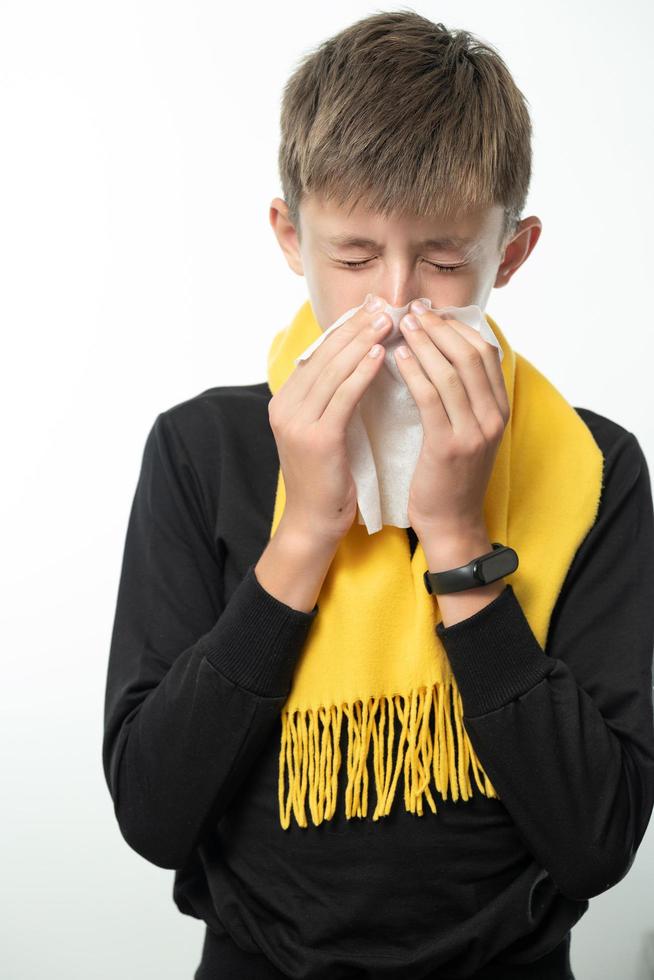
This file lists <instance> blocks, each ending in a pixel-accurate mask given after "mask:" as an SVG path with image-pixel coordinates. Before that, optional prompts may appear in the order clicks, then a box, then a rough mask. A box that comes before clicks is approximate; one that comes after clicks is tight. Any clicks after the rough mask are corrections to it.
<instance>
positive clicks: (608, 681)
mask: <svg viewBox="0 0 654 980" xmlns="http://www.w3.org/2000/svg"><path fill="white" fill-rule="evenodd" d="M652 554H654V510H653V505H652V492H651V486H650V478H649V472H648V468H647V463H646V460H645V457H644V455H643V452H642V449H641V447H640V445H639V443H638V441H637V439H636V437H635V436H634V435H633V433H630V432H627V431H626V430H625V432H624V434H623V435H621V436H620V437H619V439H618V441H617V444H616V446H615V447H614V451H613V452H612V453H611V459H610V461H609V463H608V465H606V466H605V485H604V489H603V494H602V499H601V501H600V507H599V512H598V517H597V519H596V521H595V524H594V525H593V527H592V528H591V529H590V531H589V532H588V534H587V535H586V537H585V539H584V541H583V542H582V544H581V545H580V547H579V549H578V551H577V553H576V555H575V558H574V561H573V563H572V564H571V566H570V568H569V569H568V574H567V576H566V580H565V582H564V585H563V588H562V590H561V593H560V594H559V598H558V600H557V603H556V605H555V608H554V610H553V613H552V618H551V621H550V627H549V632H548V638H547V643H546V651H543V649H542V648H541V646H540V644H539V643H538V641H537V640H536V637H535V636H534V634H533V632H532V630H531V627H530V625H529V623H528V621H527V618H526V616H525V614H524V612H523V609H522V607H521V605H520V602H519V600H518V598H517V596H516V595H515V592H514V591H513V588H512V586H511V584H510V583H507V586H506V588H505V589H504V591H503V592H501V593H500V595H499V596H497V597H496V598H495V599H494V600H492V601H491V602H490V603H489V604H488V605H487V606H485V607H484V608H483V609H481V610H479V612H477V613H475V614H474V615H472V616H470V617H469V618H468V619H465V620H462V621H460V622H459V623H454V624H452V626H450V627H448V628H443V624H442V623H439V624H437V626H436V629H437V632H438V635H439V636H440V638H441V640H442V642H443V644H444V646H445V648H446V652H447V654H448V657H449V660H450V663H451V666H452V670H453V672H454V675H455V677H456V680H457V684H458V687H459V691H460V694H461V699H462V704H463V711H464V722H465V727H466V731H467V732H468V735H469V737H470V740H471V742H472V744H473V746H474V749H475V752H476V753H477V755H478V758H479V760H480V761H481V763H482V765H483V766H484V768H485V770H486V772H487V773H488V776H489V778H490V780H491V782H492V783H493V786H494V787H495V789H496V791H497V793H498V794H499V797H500V801H501V802H502V804H503V805H504V806H505V807H506V809H507V811H508V813H509V815H510V816H511V818H512V820H513V821H514V824H515V825H516V828H517V831H518V833H519V834H520V835H521V837H522V838H523V840H524V841H525V844H526V846H527V848H528V849H529V850H530V852H531V853H532V854H533V855H534V857H535V859H536V860H537V861H538V863H539V864H540V865H541V866H542V868H544V869H545V871H546V872H548V873H549V875H550V876H551V878H552V880H553V881H554V884H555V886H556V887H557V888H558V890H559V891H560V892H561V893H563V894H564V895H566V896H567V897H569V898H572V899H576V900H580V901H581V900H586V899H590V898H592V897H593V896H595V895H599V894H600V893H602V892H604V891H606V890H607V889H609V888H611V887H613V885H615V884H617V883H618V882H619V881H620V880H621V879H622V878H623V877H624V876H625V875H626V874H627V872H628V870H629V868H630V867H631V865H632V863H633V860H634V857H635V854H636V851H637V849H638V847H639V845H640V842H641V840H642V838H643V835H644V833H645V830H646V828H647V825H648V822H649V819H650V815H651V812H652V807H653V805H654V725H653V718H652V651H653V648H654V586H653V585H652V564H651V556H652Z"/></svg>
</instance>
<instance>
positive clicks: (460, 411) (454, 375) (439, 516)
mask: <svg viewBox="0 0 654 980" xmlns="http://www.w3.org/2000/svg"><path fill="white" fill-rule="evenodd" d="M413 309H414V304H411V310H413ZM421 311H422V312H421ZM405 319H406V318H404V317H403V318H402V320H401V321H400V330H401V331H402V334H403V336H404V338H405V340H406V342H407V347H408V349H409V351H410V355H409V357H408V358H406V359H403V358H402V357H400V356H399V353H398V350H396V351H395V359H396V362H397V365H398V368H399V370H400V372H401V374H402V377H403V378H404V380H405V381H406V383H407V386H408V388H409V391H410V392H411V394H412V395H413V397H414V399H415V402H416V404H417V406H418V408H419V410H420V415H421V418H422V428H423V441H422V448H421V451H420V455H419V457H418V461H417V463H416V469H415V472H414V475H413V479H412V482H411V486H410V489H409V507H408V517H409V521H410V523H411V526H412V527H413V528H414V530H415V532H416V534H418V536H421V535H423V534H426V533H431V534H432V535H433V534H434V533H435V534H442V535H444V536H447V537H449V538H453V537H456V536H457V535H459V534H462V533H470V532H471V531H472V532H474V531H475V529H478V528H482V527H484V526H485V522H484V514H483V505H484V497H485V495H486V489H487V486H488V481H489V479H490V475H491V472H492V469H493V464H494V462H495V457H496V454H497V449H498V447H499V444H500V442H501V440H502V436H503V434H504V429H505V427H506V424H507V422H508V420H509V415H510V407H509V399H508V395H507V392H506V387H505V384H504V377H503V375H502V368H501V364H500V357H499V351H498V350H497V348H496V347H495V346H494V345H493V344H489V343H488V342H487V341H486V340H484V339H483V337H481V336H480V335H479V333H478V332H477V331H476V330H473V328H472V327H469V326H468V325H467V324H466V323H461V322H460V321H459V320H455V319H453V318H452V317H450V316H447V315H445V316H441V315H440V314H438V313H436V312H434V311H433V310H425V307H424V306H423V305H422V304H418V310H417V311H416V312H414V314H413V319H414V320H415V321H416V322H417V323H418V329H417V330H410V329H408V327H407V325H406V323H405Z"/></svg>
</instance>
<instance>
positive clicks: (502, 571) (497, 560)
mask: <svg viewBox="0 0 654 980" xmlns="http://www.w3.org/2000/svg"><path fill="white" fill-rule="evenodd" d="M516 567H517V566H516V563H515V552H514V551H513V549H509V550H507V551H498V553H497V554H495V555H489V556H488V558H484V560H483V561H481V562H479V565H478V567H477V569H476V571H477V574H479V575H480V576H481V578H482V579H483V580H484V581H486V582H488V581H493V580H495V579H498V578H502V576H503V575H509V574H510V573H511V572H514V571H515V570H516Z"/></svg>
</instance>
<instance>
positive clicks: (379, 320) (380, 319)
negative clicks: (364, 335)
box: [372, 313, 389, 330]
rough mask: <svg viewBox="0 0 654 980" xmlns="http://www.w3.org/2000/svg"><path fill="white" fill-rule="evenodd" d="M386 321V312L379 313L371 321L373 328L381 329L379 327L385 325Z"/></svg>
mask: <svg viewBox="0 0 654 980" xmlns="http://www.w3.org/2000/svg"><path fill="white" fill-rule="evenodd" d="M388 322H389V321H388V317H387V316H386V314H385V313H380V314H379V316H376V317H375V319H374V320H373V321H372V325H373V327H374V329H375V330H381V328H382V327H385V326H386V324H387V323H388Z"/></svg>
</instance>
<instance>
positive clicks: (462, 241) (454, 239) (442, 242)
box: [327, 235, 474, 252]
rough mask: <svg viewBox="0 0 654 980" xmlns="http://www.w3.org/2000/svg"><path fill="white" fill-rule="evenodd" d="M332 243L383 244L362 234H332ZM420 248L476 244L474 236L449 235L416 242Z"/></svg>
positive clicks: (450, 248) (461, 249) (375, 246)
mask: <svg viewBox="0 0 654 980" xmlns="http://www.w3.org/2000/svg"><path fill="white" fill-rule="evenodd" d="M327 242H328V243H329V244H330V245H335V246H336V247H337V248H373V249H377V250H379V249H381V248H382V246H381V245H380V244H379V242H376V241H375V240H374V239H372V238H362V237H361V236H360V235H332V236H331V237H330V238H328V239H327ZM416 244H417V245H418V247H419V248H434V249H438V250H441V251H455V252H464V251H466V249H468V248H469V247H470V246H471V245H473V244H474V239H472V238H461V237H458V236H448V237H445V238H425V239H423V241H421V242H417V243H416Z"/></svg>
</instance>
